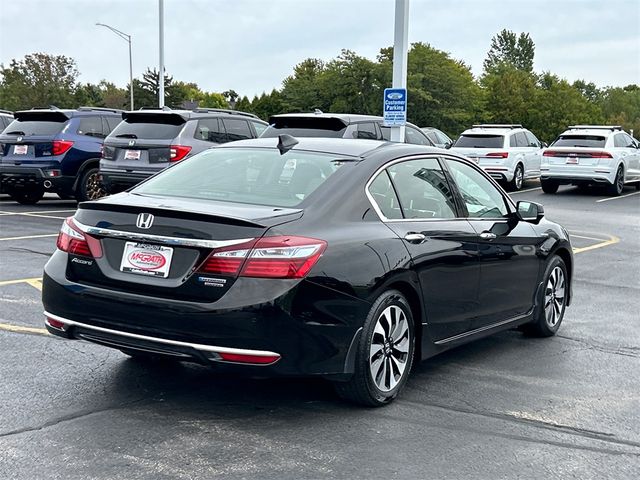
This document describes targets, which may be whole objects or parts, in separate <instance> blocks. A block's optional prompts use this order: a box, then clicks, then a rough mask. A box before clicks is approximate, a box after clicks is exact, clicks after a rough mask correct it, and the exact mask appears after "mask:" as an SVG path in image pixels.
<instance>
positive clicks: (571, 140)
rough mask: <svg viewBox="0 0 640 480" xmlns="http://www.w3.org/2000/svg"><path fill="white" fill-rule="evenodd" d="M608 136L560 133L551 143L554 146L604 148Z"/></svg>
mask: <svg viewBox="0 0 640 480" xmlns="http://www.w3.org/2000/svg"><path fill="white" fill-rule="evenodd" d="M605 143H607V138H606V137H603V136H600V135H560V136H559V137H558V138H557V139H556V141H555V142H553V143H552V144H551V145H552V146H554V147H588V148H604V145H605Z"/></svg>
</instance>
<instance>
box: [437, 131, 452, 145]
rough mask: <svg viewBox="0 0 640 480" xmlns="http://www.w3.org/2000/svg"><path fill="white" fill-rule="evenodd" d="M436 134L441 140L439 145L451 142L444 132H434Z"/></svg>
mask: <svg viewBox="0 0 640 480" xmlns="http://www.w3.org/2000/svg"><path fill="white" fill-rule="evenodd" d="M434 133H435V134H436V135H437V136H438V139H439V140H440V142H439V143H442V144H446V143H449V142H451V139H450V138H448V137H446V136H445V135H444V134H443V133H442V132H434Z"/></svg>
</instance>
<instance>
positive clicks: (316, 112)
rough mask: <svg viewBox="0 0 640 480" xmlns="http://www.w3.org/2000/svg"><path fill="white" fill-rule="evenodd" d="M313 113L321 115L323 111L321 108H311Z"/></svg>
mask: <svg viewBox="0 0 640 480" xmlns="http://www.w3.org/2000/svg"><path fill="white" fill-rule="evenodd" d="M313 113H314V114H316V115H322V114H323V113H324V112H323V111H322V110H320V109H319V108H314V109H313Z"/></svg>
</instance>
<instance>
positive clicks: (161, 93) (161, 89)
mask: <svg viewBox="0 0 640 480" xmlns="http://www.w3.org/2000/svg"><path fill="white" fill-rule="evenodd" d="M158 17H159V20H160V24H159V32H158V33H159V35H158V37H159V38H158V40H159V43H160V45H159V47H160V48H159V50H160V62H159V63H160V74H159V75H158V77H159V78H158V106H159V107H160V108H163V107H164V1H163V0H158Z"/></svg>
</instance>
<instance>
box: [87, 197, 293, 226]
mask: <svg viewBox="0 0 640 480" xmlns="http://www.w3.org/2000/svg"><path fill="white" fill-rule="evenodd" d="M78 210H99V211H111V212H114V213H119V212H120V213H134V214H137V213H140V212H141V211H144V212H145V213H147V212H148V213H153V214H156V215H166V214H167V213H173V212H175V210H174V209H172V208H170V207H167V208H161V207H156V206H153V207H144V206H140V205H123V204H117V203H109V202H105V201H92V202H82V203H80V204H78ZM302 212H303V210H302V209H295V210H294V209H291V210H290V211H287V212H284V213H282V214H280V215H271V216H269V217H262V218H257V219H255V220H250V219H247V218H241V217H233V216H228V215H224V216H222V215H214V214H211V213H205V212H198V211H184V210H183V211H181V212H180V218H181V219H184V220H194V221H215V222H218V223H222V224H227V225H234V226H239V227H253V228H270V227H272V226H273V225H271V224H269V222H267V223H265V222H264V221H265V220H269V219H274V218H280V217H285V216H288V215H298V214H302Z"/></svg>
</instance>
